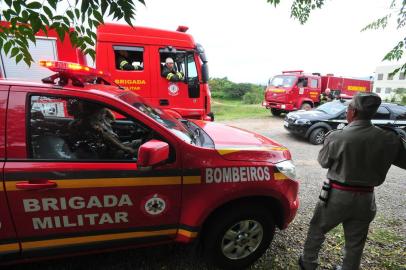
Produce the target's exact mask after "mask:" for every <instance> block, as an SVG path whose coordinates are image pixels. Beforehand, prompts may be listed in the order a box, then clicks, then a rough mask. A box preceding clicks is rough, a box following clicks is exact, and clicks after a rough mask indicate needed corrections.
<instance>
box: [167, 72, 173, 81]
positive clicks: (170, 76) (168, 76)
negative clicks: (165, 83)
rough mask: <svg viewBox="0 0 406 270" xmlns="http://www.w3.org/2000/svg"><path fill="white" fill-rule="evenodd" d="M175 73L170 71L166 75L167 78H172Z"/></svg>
mask: <svg viewBox="0 0 406 270" xmlns="http://www.w3.org/2000/svg"><path fill="white" fill-rule="evenodd" d="M174 75H175V74H173V73H169V74H168V75H166V79H167V80H170V79H171V78H172V77H173V76H174Z"/></svg>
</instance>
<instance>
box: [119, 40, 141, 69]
mask: <svg viewBox="0 0 406 270" xmlns="http://www.w3.org/2000/svg"><path fill="white" fill-rule="evenodd" d="M113 50H114V58H115V65H116V69H117V70H125V71H139V70H143V69H144V48H142V47H129V46H113Z"/></svg>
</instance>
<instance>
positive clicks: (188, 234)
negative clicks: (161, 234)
mask: <svg viewBox="0 0 406 270" xmlns="http://www.w3.org/2000/svg"><path fill="white" fill-rule="evenodd" d="M178 234H180V235H183V236H186V237H189V238H196V237H197V232H190V231H187V230H184V229H179V231H178Z"/></svg>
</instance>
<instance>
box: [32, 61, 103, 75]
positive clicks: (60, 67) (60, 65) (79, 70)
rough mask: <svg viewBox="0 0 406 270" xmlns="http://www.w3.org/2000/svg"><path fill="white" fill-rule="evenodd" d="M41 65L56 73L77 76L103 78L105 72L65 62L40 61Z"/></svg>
mask: <svg viewBox="0 0 406 270" xmlns="http://www.w3.org/2000/svg"><path fill="white" fill-rule="evenodd" d="M39 65H40V66H43V67H46V68H48V69H49V70H52V71H55V72H68V73H70V72H73V73H74V74H75V75H88V76H103V75H105V74H104V73H103V71H97V70H96V69H94V68H91V67H88V66H83V65H80V64H77V63H70V62H63V61H48V60H40V61H39Z"/></svg>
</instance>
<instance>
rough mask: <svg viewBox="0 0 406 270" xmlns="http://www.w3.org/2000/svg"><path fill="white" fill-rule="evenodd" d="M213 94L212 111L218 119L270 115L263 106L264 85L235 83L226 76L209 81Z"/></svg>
mask: <svg viewBox="0 0 406 270" xmlns="http://www.w3.org/2000/svg"><path fill="white" fill-rule="evenodd" d="M209 86H210V90H211V95H212V106H211V108H212V111H213V113H214V115H215V119H216V120H228V119H240V118H258V117H266V116H270V115H271V114H270V113H269V110H267V109H265V108H264V107H263V106H261V103H262V100H263V99H264V88H265V86H263V85H258V84H252V83H234V82H232V81H229V80H228V79H227V77H225V78H213V79H210V81H209Z"/></svg>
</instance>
